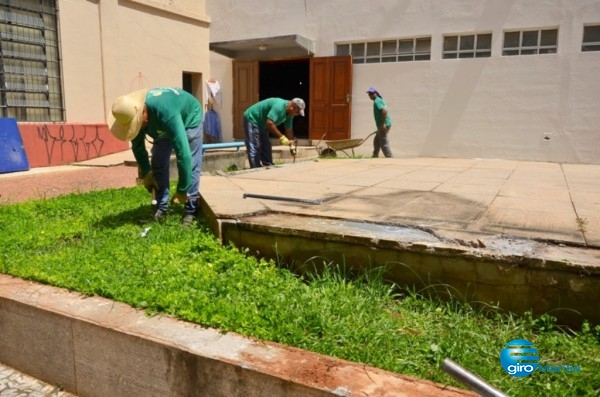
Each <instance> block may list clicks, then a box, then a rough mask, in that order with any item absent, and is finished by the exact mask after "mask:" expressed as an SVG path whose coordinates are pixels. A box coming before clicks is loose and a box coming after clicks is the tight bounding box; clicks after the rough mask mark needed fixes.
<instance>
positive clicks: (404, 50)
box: [335, 37, 431, 64]
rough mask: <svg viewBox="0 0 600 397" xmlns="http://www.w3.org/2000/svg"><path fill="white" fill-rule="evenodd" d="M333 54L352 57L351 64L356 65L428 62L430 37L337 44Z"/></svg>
mask: <svg viewBox="0 0 600 397" xmlns="http://www.w3.org/2000/svg"><path fill="white" fill-rule="evenodd" d="M335 54H336V55H352V63H357V64H359V63H382V62H406V61H428V60H430V59H431V37H419V38H410V39H391V40H383V41H369V42H360V43H343V44H337V45H336V47H335Z"/></svg>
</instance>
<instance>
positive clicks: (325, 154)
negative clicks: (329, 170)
mask: <svg viewBox="0 0 600 397" xmlns="http://www.w3.org/2000/svg"><path fill="white" fill-rule="evenodd" d="M320 156H321V157H336V156H337V155H336V154H335V150H333V149H332V148H325V149H323V150H321V153H320Z"/></svg>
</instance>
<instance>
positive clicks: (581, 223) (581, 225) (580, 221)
mask: <svg viewBox="0 0 600 397" xmlns="http://www.w3.org/2000/svg"><path fill="white" fill-rule="evenodd" d="M575 222H577V229H578V230H579V231H580V232H581V234H585V233H586V232H587V224H588V220H587V219H586V218H581V217H579V216H578V217H577V218H575Z"/></svg>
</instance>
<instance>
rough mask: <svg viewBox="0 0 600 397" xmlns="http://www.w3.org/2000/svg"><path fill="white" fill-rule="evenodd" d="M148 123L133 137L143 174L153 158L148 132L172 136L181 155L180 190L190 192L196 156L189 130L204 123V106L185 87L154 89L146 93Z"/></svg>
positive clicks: (178, 189)
mask: <svg viewBox="0 0 600 397" xmlns="http://www.w3.org/2000/svg"><path fill="white" fill-rule="evenodd" d="M146 109H147V110H148V125H147V126H146V128H142V130H141V131H140V133H139V134H137V136H136V137H135V138H134V139H133V141H132V145H131V148H132V150H133V154H134V156H135V159H136V161H137V163H138V165H139V166H140V169H141V174H142V176H143V175H146V174H147V173H148V172H150V161H149V159H148V152H147V151H146V146H145V143H144V140H145V137H146V135H147V136H149V137H151V138H152V139H153V140H160V139H169V140H170V141H171V144H172V145H173V150H174V151H175V156H176V157H177V171H178V174H179V180H178V181H177V191H178V192H187V191H188V189H189V187H190V186H191V184H192V155H191V152H190V145H189V143H188V140H187V132H186V130H188V129H190V128H195V127H198V126H199V125H200V123H201V122H202V106H201V105H200V102H199V101H198V100H197V99H196V97H194V96H193V95H192V94H190V93H188V92H187V91H184V90H182V89H181V88H152V89H151V90H149V91H148V94H147V95H146Z"/></svg>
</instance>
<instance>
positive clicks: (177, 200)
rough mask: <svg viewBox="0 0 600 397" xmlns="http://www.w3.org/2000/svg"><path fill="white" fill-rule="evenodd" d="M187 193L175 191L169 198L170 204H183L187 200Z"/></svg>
mask: <svg viewBox="0 0 600 397" xmlns="http://www.w3.org/2000/svg"><path fill="white" fill-rule="evenodd" d="M187 199H188V195H187V193H185V192H176V193H175V194H174V195H173V198H171V204H181V205H185V203H186V202H187Z"/></svg>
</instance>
